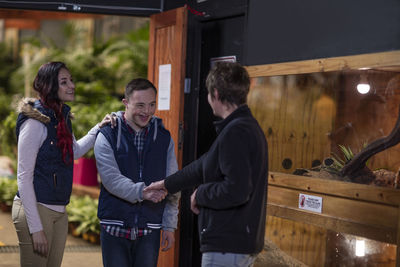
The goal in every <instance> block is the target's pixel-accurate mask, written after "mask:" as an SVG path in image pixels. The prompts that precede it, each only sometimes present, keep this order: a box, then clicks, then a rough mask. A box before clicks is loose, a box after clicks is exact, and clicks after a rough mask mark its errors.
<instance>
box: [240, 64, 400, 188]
mask: <svg viewBox="0 0 400 267" xmlns="http://www.w3.org/2000/svg"><path fill="white" fill-rule="evenodd" d="M360 83H365V84H368V85H369V86H370V89H369V91H368V92H367V93H364V94H363V93H360V92H359V91H358V90H357V87H358V88H359V90H361V89H363V88H362V87H361V88H360V86H358V84H360ZM364 89H365V88H364ZM248 103H249V106H250V108H251V110H252V112H253V114H254V116H255V117H256V118H257V120H258V121H259V123H260V125H261V127H262V128H263V130H264V132H265V135H266V137H267V139H268V144H269V154H270V158H269V161H270V162H269V163H270V170H271V171H277V172H285V173H295V174H298V173H302V172H299V171H298V172H295V171H296V169H310V168H312V167H317V166H319V165H321V163H323V162H324V159H326V158H328V157H333V156H334V157H335V158H339V159H343V153H342V151H341V149H340V147H339V146H340V145H342V146H344V147H346V148H349V149H350V150H351V151H352V152H353V154H356V153H357V152H359V151H360V150H361V149H362V148H363V147H364V146H366V145H367V144H370V143H371V142H373V141H374V140H377V139H378V138H381V137H383V136H386V135H388V134H389V133H390V132H391V131H392V129H393V127H394V126H395V123H396V120H397V117H398V114H399V103H400V72H396V71H387V70H364V71H346V72H343V71H342V72H326V73H312V74H301V75H286V76H271V77H257V78H252V83H251V89H250V94H249V97H248ZM367 166H368V168H369V169H370V170H377V169H385V170H388V171H391V172H386V171H382V175H380V176H379V177H378V176H377V178H376V179H375V180H374V181H371V180H366V181H363V180H360V181H357V180H355V181H356V182H362V183H367V184H370V183H373V184H376V185H388V186H394V180H395V172H396V171H397V170H398V169H399V167H400V145H396V146H394V147H392V148H389V149H386V150H384V151H382V152H380V153H377V154H376V155H374V156H372V157H371V158H370V159H369V160H368V162H367ZM375 174H376V173H375ZM381 176H382V177H381Z"/></svg>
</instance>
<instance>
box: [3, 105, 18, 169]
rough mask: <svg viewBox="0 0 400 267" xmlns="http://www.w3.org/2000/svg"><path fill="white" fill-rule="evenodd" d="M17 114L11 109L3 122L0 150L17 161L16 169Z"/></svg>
mask: <svg viewBox="0 0 400 267" xmlns="http://www.w3.org/2000/svg"><path fill="white" fill-rule="evenodd" d="M17 116H18V114H17V112H16V111H10V113H9V114H8V116H7V117H6V118H5V119H4V120H3V121H2V122H1V129H0V144H1V150H0V151H1V154H2V155H6V156H8V157H10V158H11V159H12V160H13V162H15V165H14V171H15V170H16V159H17V136H16V134H15V125H16V121H17Z"/></svg>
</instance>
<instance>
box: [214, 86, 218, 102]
mask: <svg viewBox="0 0 400 267" xmlns="http://www.w3.org/2000/svg"><path fill="white" fill-rule="evenodd" d="M213 97H214V99H215V100H219V94H218V90H217V88H215V89H214V96H213Z"/></svg>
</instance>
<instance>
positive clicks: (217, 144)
mask: <svg viewBox="0 0 400 267" xmlns="http://www.w3.org/2000/svg"><path fill="white" fill-rule="evenodd" d="M215 126H216V130H217V134H218V137H217V139H216V140H215V141H214V143H213V144H212V146H211V148H210V150H209V151H208V152H207V153H206V154H204V155H203V156H202V157H201V158H199V159H198V160H196V161H194V162H192V163H191V164H190V165H188V166H186V167H185V168H183V169H182V170H181V171H179V172H177V173H175V174H173V175H171V176H169V177H167V178H166V180H165V187H166V188H167V190H168V191H169V192H170V193H174V192H176V191H179V190H182V189H184V188H191V187H195V186H198V189H197V193H196V201H197V204H198V206H199V208H200V214H199V218H198V219H199V223H198V225H199V233H200V250H201V251H202V252H230V253H241V254H252V253H258V252H260V251H261V250H262V248H263V244H264V233H265V219H266V218H265V216H266V200H267V181H268V147H267V141H266V139H265V136H264V133H263V131H262V129H261V128H260V126H259V125H258V122H257V121H256V120H255V119H254V117H253V116H252V114H251V112H250V109H249V108H248V106H247V105H243V106H240V107H239V108H238V109H236V110H235V111H234V112H232V114H230V115H229V116H228V117H227V118H225V119H224V120H222V121H218V122H216V123H215Z"/></svg>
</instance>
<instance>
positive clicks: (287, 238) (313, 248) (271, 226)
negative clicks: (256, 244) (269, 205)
mask: <svg viewBox="0 0 400 267" xmlns="http://www.w3.org/2000/svg"><path fill="white" fill-rule="evenodd" d="M265 238H266V239H268V240H271V241H272V242H273V243H274V244H275V245H277V246H278V247H279V248H280V249H281V250H283V251H284V252H286V253H287V254H288V255H290V256H292V257H294V258H296V259H297V260H299V261H301V262H303V263H305V264H307V265H308V266H315V267H319V266H324V263H325V251H326V229H323V228H320V227H316V226H313V225H310V224H305V223H300V222H295V221H291V220H286V219H282V218H278V217H273V216H267V227H266V232H265Z"/></svg>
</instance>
